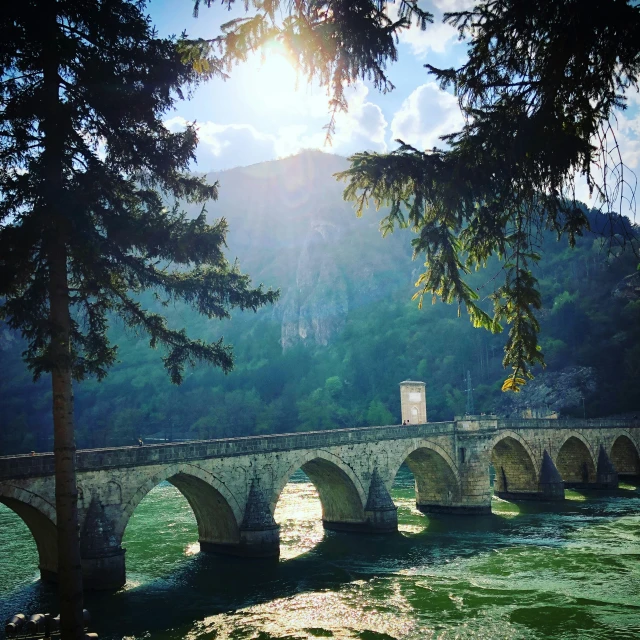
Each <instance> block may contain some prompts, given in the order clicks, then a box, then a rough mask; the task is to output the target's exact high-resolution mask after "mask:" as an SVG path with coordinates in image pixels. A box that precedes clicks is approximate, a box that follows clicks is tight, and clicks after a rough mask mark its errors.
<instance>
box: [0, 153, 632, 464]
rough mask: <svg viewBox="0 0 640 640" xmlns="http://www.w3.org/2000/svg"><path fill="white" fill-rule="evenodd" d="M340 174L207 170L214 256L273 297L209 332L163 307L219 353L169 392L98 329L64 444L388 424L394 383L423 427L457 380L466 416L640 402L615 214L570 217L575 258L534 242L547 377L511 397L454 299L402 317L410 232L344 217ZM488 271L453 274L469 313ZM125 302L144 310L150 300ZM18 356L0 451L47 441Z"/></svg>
mask: <svg viewBox="0 0 640 640" xmlns="http://www.w3.org/2000/svg"><path fill="white" fill-rule="evenodd" d="M347 165H348V163H347V161H346V159H344V158H341V157H338V156H334V155H330V154H324V153H320V152H305V153H302V154H300V155H298V156H294V157H290V158H285V159H283V160H277V161H273V162H267V163H262V164H258V165H254V166H251V167H242V168H237V169H232V170H229V171H224V172H221V173H217V174H211V175H210V176H208V177H209V179H210V180H212V181H214V180H217V181H218V182H219V184H220V197H219V200H218V201H217V202H213V203H210V204H209V205H208V206H207V215H208V216H209V217H210V218H211V219H214V218H219V217H224V218H226V219H227V221H228V223H229V235H228V254H227V255H228V257H229V259H231V260H233V259H235V258H236V257H237V259H238V261H239V263H240V266H241V268H242V270H243V271H245V272H247V273H249V274H251V276H252V278H253V281H254V282H263V283H264V284H265V285H266V286H272V287H275V288H279V289H280V291H281V297H280V301H279V302H278V303H277V304H276V305H275V306H274V307H272V308H268V309H261V310H260V311H259V312H258V313H256V314H253V313H238V314H235V316H234V317H233V318H232V319H231V320H230V321H224V322H214V321H210V320H208V319H206V318H203V317H200V316H198V315H197V314H195V313H194V312H192V311H191V310H189V309H187V308H186V307H184V306H172V307H168V308H163V309H162V310H161V311H162V312H163V313H165V314H166V315H167V317H168V320H169V322H170V323H171V324H172V325H173V326H176V327H185V328H186V329H187V331H188V332H189V333H190V335H193V336H198V337H201V338H203V339H207V340H214V339H219V338H220V336H224V338H225V341H228V342H230V343H231V344H233V345H234V351H235V357H236V368H235V370H234V371H233V372H232V373H231V374H229V375H227V376H225V375H224V374H222V373H221V372H220V371H218V370H216V369H212V368H207V367H204V366H202V367H197V368H195V369H193V370H192V371H190V372H189V375H188V376H187V379H186V380H185V382H184V384H183V385H182V386H181V387H174V386H172V385H171V384H170V383H169V381H168V379H167V376H166V374H165V372H164V370H163V368H162V364H161V362H160V358H159V354H158V353H157V352H155V351H153V350H151V349H149V346H148V342H147V341H146V340H144V339H142V338H139V337H137V336H136V335H134V334H131V333H130V332H128V331H126V330H125V329H124V328H123V327H122V325H121V323H119V322H118V321H117V320H114V321H113V322H112V326H111V328H110V334H111V336H112V338H113V340H114V341H115V342H116V343H117V344H118V345H119V346H120V349H119V362H118V364H117V365H115V366H114V367H113V369H112V370H111V371H110V373H109V376H108V377H107V379H106V380H105V381H103V382H101V383H98V382H97V381H95V380H88V381H85V382H83V383H82V384H79V385H77V386H76V389H75V398H76V413H75V415H76V422H77V426H78V444H79V446H82V447H96V446H106V445H118V444H131V443H133V442H134V441H135V439H136V438H137V437H138V436H140V435H141V436H143V437H144V438H169V439H173V438H212V437H227V436H241V435H249V434H255V433H277V432H287V431H295V430H312V429H329V428H336V427H345V426H358V425H368V424H390V423H398V422H399V416H400V412H399V392H398V383H399V382H401V381H402V380H406V379H418V380H424V381H425V382H426V383H427V405H428V415H429V419H430V420H434V421H435V420H446V419H450V418H452V417H453V415H454V414H460V413H464V411H465V406H466V393H465V389H466V382H465V377H466V374H467V371H469V372H470V375H471V379H472V386H473V393H474V401H475V410H476V411H477V412H493V411H495V412H499V413H502V414H504V415H517V414H522V413H523V412H526V411H532V410H533V411H534V412H535V411H537V410H538V409H539V410H540V411H543V410H546V409H548V408H551V409H554V410H558V411H560V412H561V413H563V414H569V415H571V414H573V415H580V416H581V415H587V416H598V415H607V414H614V413H623V412H637V411H638V410H639V409H640V394H638V392H637V380H638V379H639V377H640V300H638V297H637V296H636V295H635V294H633V291H634V290H635V289H634V287H635V283H636V281H637V277H636V276H635V275H633V274H634V273H637V272H636V267H637V258H636V257H635V256H634V254H633V252H632V251H626V252H620V251H618V250H617V249H615V250H609V249H610V246H609V239H610V238H612V237H613V238H614V239H615V237H616V236H615V234H616V233H618V232H619V231H620V230H621V228H622V227H624V228H628V227H629V224H630V223H629V222H628V221H627V220H625V219H617V220H613V222H614V224H613V226H612V223H611V220H610V218H609V217H607V216H604V215H602V214H601V213H599V212H597V211H588V212H587V215H588V217H589V219H590V222H591V225H592V228H593V229H597V230H604V231H603V233H602V234H591V233H588V234H585V236H584V237H583V238H579V240H578V243H577V246H576V247H575V249H570V248H568V247H567V244H566V241H564V240H563V241H560V242H558V241H557V240H556V238H555V236H554V235H553V234H551V233H546V234H544V237H543V239H542V247H541V251H542V252H543V260H542V261H541V263H540V266H539V267H538V268H537V270H536V273H535V275H536V277H537V278H538V279H539V281H540V286H541V292H542V298H543V309H542V311H541V313H540V320H541V324H542V334H541V345H542V349H543V352H544V354H545V357H546V360H547V364H548V368H547V369H546V371H544V372H543V371H538V372H536V381H535V382H534V383H531V386H530V388H529V389H528V390H527V391H526V392H525V393H523V394H522V395H521V396H520V397H518V398H517V399H515V398H514V397H511V396H506V395H505V394H503V393H501V392H500V386H501V383H502V380H503V379H504V376H505V371H504V369H503V368H502V364H501V361H502V354H503V345H504V341H505V339H506V338H505V335H504V334H502V335H497V336H495V335H491V334H489V333H487V332H486V331H484V330H480V329H474V328H473V327H472V326H471V325H470V323H469V321H468V319H467V317H466V313H465V312H464V310H462V311H461V317H458V315H459V314H458V309H457V308H456V307H455V306H447V305H442V304H440V303H438V304H435V305H430V304H425V306H424V308H423V309H422V310H418V309H417V305H416V303H415V302H412V301H411V296H412V294H413V293H414V291H415V288H414V286H413V283H414V282H415V281H416V279H417V276H418V274H419V273H420V272H421V271H422V270H423V264H422V262H421V260H416V261H412V259H411V238H412V237H413V232H412V231H411V230H402V231H397V232H396V233H394V234H392V235H391V236H389V237H387V238H384V239H383V238H382V237H381V236H380V233H379V230H378V223H379V219H380V217H381V213H380V212H376V211H375V210H370V211H368V212H366V213H365V215H364V216H363V217H362V218H361V219H358V218H356V216H355V215H354V212H353V208H352V206H351V204H350V203H346V202H344V201H343V199H342V189H343V186H344V185H342V184H340V183H338V182H336V180H335V179H334V178H333V174H335V173H336V172H338V171H341V170H343V169H344V168H346V167H347ZM188 211H189V213H190V214H191V215H196V214H197V213H199V210H198V209H196V208H191V209H188ZM616 225H617V226H616ZM629 276H632V277H629ZM499 278H500V265H499V264H498V263H497V261H492V262H491V263H490V264H489V265H488V267H487V269H485V270H483V271H480V272H477V273H474V274H472V276H471V277H470V282H471V284H472V285H473V286H474V287H476V288H477V290H478V291H479V292H480V293H481V295H482V296H483V301H482V304H483V305H485V307H486V308H487V310H488V309H489V300H488V295H489V293H491V288H492V286H494V284H495V283H496V282H498V281H499ZM629 283H630V284H629ZM632 294H633V295H632ZM142 302H143V303H144V304H146V305H149V306H152V305H154V304H156V303H155V302H154V299H153V297H152V296H151V295H147V296H144V297H143V298H142ZM23 350H24V343H23V341H22V340H21V338H20V337H19V336H18V335H16V334H14V333H12V332H11V331H9V330H8V329H7V328H6V327H4V326H0V416H2V418H1V422H0V455H1V454H5V453H11V452H18V451H22V452H24V451H30V450H48V449H50V447H51V418H50V405H51V392H50V385H49V381H48V380H47V379H43V380H40V381H39V382H38V383H35V384H34V383H33V382H32V381H31V378H30V375H29V372H28V371H27V370H26V368H25V366H24V364H23V363H22V361H21V352H22V351H23ZM576 372H578V373H576ZM538 405H540V406H539V407H538Z"/></svg>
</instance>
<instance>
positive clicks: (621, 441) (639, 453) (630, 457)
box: [609, 431, 640, 478]
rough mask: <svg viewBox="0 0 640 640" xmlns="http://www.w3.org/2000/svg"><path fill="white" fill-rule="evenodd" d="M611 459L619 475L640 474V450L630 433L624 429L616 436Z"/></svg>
mask: <svg viewBox="0 0 640 640" xmlns="http://www.w3.org/2000/svg"><path fill="white" fill-rule="evenodd" d="M609 459H610V460H611V462H612V463H613V466H614V467H615V470H616V471H617V472H618V475H619V476H621V477H623V478H624V477H638V476H640V450H639V447H638V445H637V444H636V443H635V442H634V440H633V438H632V437H631V434H630V433H628V432H626V431H623V432H621V433H619V434H618V435H617V436H616V437H615V438H614V440H613V444H612V445H611V454H610V456H609Z"/></svg>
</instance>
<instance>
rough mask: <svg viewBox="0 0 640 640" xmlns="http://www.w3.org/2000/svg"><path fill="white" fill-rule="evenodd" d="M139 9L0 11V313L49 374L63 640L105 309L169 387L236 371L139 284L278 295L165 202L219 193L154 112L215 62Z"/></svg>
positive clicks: (78, 626) (71, 5) (114, 1)
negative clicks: (157, 306) (189, 50)
mask: <svg viewBox="0 0 640 640" xmlns="http://www.w3.org/2000/svg"><path fill="white" fill-rule="evenodd" d="M144 10H145V3H144V2H135V3H132V2H126V1H124V0H109V1H100V0H89V1H82V2H79V1H77V0H58V1H57V2H52V1H50V0H31V1H26V2H19V3H10V4H9V5H7V6H6V7H3V12H2V17H0V34H1V38H0V69H1V78H0V193H1V194H2V195H1V196H0V300H1V303H0V318H2V319H4V320H6V322H7V323H8V324H9V326H10V327H12V328H13V329H16V330H19V331H20V332H21V333H22V335H23V336H24V337H25V338H26V339H27V342H28V348H27V350H26V352H25V353H24V357H25V359H26V361H27V363H28V365H29V367H30V368H31V370H32V372H33V375H34V377H36V378H37V377H38V376H40V375H41V374H43V373H50V374H51V379H52V388H53V422H54V453H55V474H56V515H57V528H58V553H59V585H60V608H61V624H62V637H63V638H81V637H82V636H83V624H82V575H81V558H80V549H79V540H78V513H77V489H76V476H75V438H74V424H73V393H72V378H75V379H76V380H81V379H83V378H84V377H86V376H89V375H96V376H98V378H101V377H103V376H105V375H106V373H107V370H108V368H109V366H110V365H111V364H113V363H114V361H115V359H116V347H115V346H114V345H112V344H110V342H109V339H108V337H107V329H108V324H109V320H110V318H112V317H119V318H120V319H121V320H123V321H124V323H125V324H126V325H128V326H130V327H132V328H133V329H134V330H136V331H139V332H142V333H146V334H148V336H149V338H150V346H151V347H153V348H155V347H157V346H160V347H162V348H163V350H164V352H165V355H164V357H163V361H164V365H165V367H166V369H167V371H168V373H169V375H170V376H171V379H172V381H173V382H176V383H179V382H180V381H181V379H182V376H183V372H184V368H185V366H187V365H189V364H193V363H195V362H197V361H204V362H208V363H210V364H213V365H215V366H219V367H221V368H222V369H223V370H225V371H228V370H229V369H230V368H231V367H232V364H233V357H232V352H231V348H230V346H229V345H226V344H225V343H224V342H223V340H222V339H220V340H218V341H216V342H213V343H210V344H207V343H205V342H203V341H200V340H196V339H192V338H190V337H188V336H187V334H186V332H185V331H184V330H183V329H175V328H171V327H169V326H168V325H167V323H166V321H165V319H164V318H163V316H162V315H160V314H158V313H155V312H151V311H149V310H147V309H145V308H143V306H142V305H141V303H140V301H139V299H138V298H137V294H138V293H140V292H142V291H144V290H150V291H152V292H154V293H155V294H156V295H157V297H158V299H159V300H160V302H162V303H164V304H168V303H170V302H174V301H183V302H185V303H186V304H188V305H190V306H191V307H193V308H194V309H196V310H197V311H199V312H200V313H202V314H204V315H206V316H207V317H209V318H226V317H228V315H229V310H230V309H231V308H234V307H235V308H239V309H254V310H255V309H257V308H258V307H260V306H262V305H264V304H266V303H269V302H273V301H274V300H275V299H276V296H277V294H276V293H275V292H272V291H263V290H262V287H258V288H252V287H251V284H250V281H249V278H248V276H246V275H244V274H242V273H241V272H240V271H239V268H238V266H237V265H235V264H229V263H228V262H227V260H226V259H225V257H224V255H223V248H224V246H225V234H226V231H227V227H226V222H225V221H224V220H219V221H217V222H215V223H213V224H208V223H207V221H206V217H205V211H204V209H203V211H202V213H201V215H199V216H198V217H197V218H195V219H188V218H187V217H186V216H185V214H184V213H183V212H181V210H180V208H179V206H178V205H177V204H173V203H172V202H173V200H174V199H178V198H180V199H184V200H186V201H190V202H201V203H205V202H207V201H208V200H212V199H215V198H216V196H217V185H209V184H207V183H206V182H205V181H204V180H202V179H200V178H197V177H193V176H191V175H188V174H187V173H186V171H187V169H188V168H189V164H190V162H191V161H192V160H193V158H194V150H195V147H196V143H197V137H196V131H195V129H194V128H193V127H187V129H186V130H185V131H184V132H182V133H170V132H169V131H168V130H167V129H166V128H165V127H164V125H163V122H162V119H161V116H162V114H163V113H165V112H166V111H167V110H168V109H170V108H171V107H172V105H173V104H174V101H175V100H176V99H177V98H180V97H182V92H181V91H182V89H181V88H182V87H184V86H187V85H190V84H191V85H192V84H193V83H195V82H197V81H198V80H199V79H201V78H203V77H207V76H208V75H213V74H214V73H216V72H218V69H217V68H216V67H215V65H213V64H211V65H210V66H209V67H208V70H206V71H204V72H203V70H202V68H200V69H199V70H198V71H199V73H198V74H196V71H195V70H194V66H193V64H191V63H190V62H189V61H185V60H184V59H183V57H182V56H181V54H180V53H179V51H178V43H177V42H176V41H174V40H170V39H161V38H158V37H157V36H156V34H155V31H154V30H153V28H152V26H151V24H150V21H149V19H148V18H147V17H146V16H145V14H144Z"/></svg>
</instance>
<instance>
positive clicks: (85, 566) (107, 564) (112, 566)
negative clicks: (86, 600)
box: [80, 499, 127, 591]
mask: <svg viewBox="0 0 640 640" xmlns="http://www.w3.org/2000/svg"><path fill="white" fill-rule="evenodd" d="M113 522H114V519H113V518H111V517H110V514H108V513H106V510H105V507H104V506H103V505H102V504H101V503H100V502H99V501H98V500H97V499H93V500H92V501H91V504H90V505H89V508H88V509H87V513H86V515H85V519H84V526H83V527H82V533H81V535H80V555H81V558H82V582H83V585H84V588H85V589H86V590H88V591H97V590H100V591H109V590H115V589H119V588H120V587H122V586H124V584H125V582H126V581H127V578H126V570H125V561H124V554H125V550H124V549H123V548H122V547H121V546H120V541H119V540H118V539H117V536H116V534H115V529H114V526H113Z"/></svg>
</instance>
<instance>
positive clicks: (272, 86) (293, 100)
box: [249, 41, 309, 112]
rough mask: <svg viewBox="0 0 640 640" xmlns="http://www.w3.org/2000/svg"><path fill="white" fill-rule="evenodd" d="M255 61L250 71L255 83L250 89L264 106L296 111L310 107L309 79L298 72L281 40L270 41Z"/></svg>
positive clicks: (252, 81)
mask: <svg viewBox="0 0 640 640" xmlns="http://www.w3.org/2000/svg"><path fill="white" fill-rule="evenodd" d="M256 63H257V64H256V65H255V66H254V70H253V73H252V74H251V76H252V78H251V83H252V84H253V86H251V87H249V89H250V91H251V93H252V95H253V96H254V99H256V100H258V101H260V104H261V106H262V107H264V108H266V109H276V110H285V111H294V112H299V111H306V110H308V106H309V105H308V98H309V92H308V87H307V84H306V80H305V78H304V77H302V76H301V75H300V74H298V73H297V72H296V69H295V67H294V65H293V64H292V62H291V58H290V56H289V54H288V52H287V50H286V48H285V47H284V45H283V44H282V43H280V42H277V41H272V42H270V43H268V44H267V45H266V46H265V48H264V50H263V52H262V54H261V55H260V56H259V57H258V59H257V60H256ZM305 89H307V90H305Z"/></svg>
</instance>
